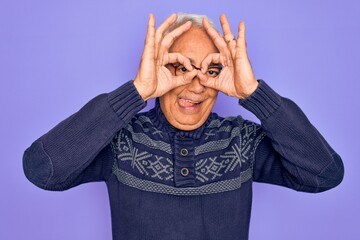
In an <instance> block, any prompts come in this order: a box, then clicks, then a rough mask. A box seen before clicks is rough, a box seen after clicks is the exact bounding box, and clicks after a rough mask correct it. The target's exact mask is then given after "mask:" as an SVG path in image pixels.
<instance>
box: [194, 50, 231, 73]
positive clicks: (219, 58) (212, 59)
mask: <svg viewBox="0 0 360 240" xmlns="http://www.w3.org/2000/svg"><path fill="white" fill-rule="evenodd" d="M226 60H227V58H226V57H225V56H223V55H222V54H220V53H212V54H209V55H208V56H206V58H205V59H204V60H203V61H202V63H201V72H202V73H203V74H205V73H206V71H207V70H208V67H209V65H210V64H212V63H215V64H218V63H220V64H221V65H223V66H227V65H228V63H227V61H226Z"/></svg>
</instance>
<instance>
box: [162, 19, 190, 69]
mask: <svg viewBox="0 0 360 240" xmlns="http://www.w3.org/2000/svg"><path fill="white" fill-rule="evenodd" d="M191 25H192V23H191V22H190V21H187V22H186V23H184V24H183V25H181V26H179V27H177V28H175V29H174V30H173V31H171V32H170V33H168V34H167V35H166V36H165V37H164V38H163V40H162V41H161V44H160V47H159V51H158V58H157V59H158V61H159V64H161V63H162V62H163V59H162V58H163V55H164V54H165V53H167V52H168V51H169V48H170V47H171V45H172V44H173V43H174V41H175V40H176V39H177V38H178V37H179V36H181V34H183V33H184V32H186V31H188V30H189V29H190V28H191Z"/></svg>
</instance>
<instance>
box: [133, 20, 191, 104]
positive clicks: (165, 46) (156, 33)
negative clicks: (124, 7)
mask: <svg viewBox="0 0 360 240" xmlns="http://www.w3.org/2000/svg"><path fill="white" fill-rule="evenodd" d="M176 18H177V16H176V14H172V15H171V16H170V17H168V18H167V19H166V20H165V21H164V22H163V23H162V24H161V25H160V26H159V28H158V29H156V30H155V16H154V15H153V14H150V17H149V22H148V28H147V33H146V41H145V47H144V51H143V54H142V57H141V62H140V67H139V70H138V73H137V75H136V77H135V79H134V85H135V87H136V89H137V90H138V92H139V94H140V95H141V97H142V98H143V99H144V100H145V101H146V100H148V99H150V98H156V97H160V96H162V95H164V94H165V93H166V92H168V91H170V90H171V89H173V88H176V87H178V86H181V85H185V84H187V83H189V82H191V80H192V79H193V78H194V77H195V76H196V75H197V73H198V71H197V70H196V69H194V68H193V67H192V65H191V63H190V60H189V59H188V58H186V57H184V56H183V55H181V54H180V53H169V51H168V50H169V48H170V47H171V45H172V44H173V43H174V41H175V40H176V39H177V38H178V37H179V36H181V34H183V33H184V32H186V31H187V30H189V29H190V28H191V22H186V23H184V24H183V25H181V26H179V27H178V28H175V29H174V30H173V31H171V32H170V33H168V34H167V35H165V34H164V33H165V32H166V30H167V29H168V28H169V27H170V26H171V25H172V24H173V23H174V22H175V21H176ZM171 63H180V64H182V65H183V66H184V67H185V68H186V69H187V73H186V74H183V75H181V76H174V75H173V74H171V72H170V71H169V69H167V68H166V65H167V64H171Z"/></svg>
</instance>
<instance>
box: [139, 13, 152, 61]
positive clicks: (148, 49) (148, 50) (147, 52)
mask: <svg viewBox="0 0 360 240" xmlns="http://www.w3.org/2000/svg"><path fill="white" fill-rule="evenodd" d="M154 44H155V16H154V14H152V13H151V14H150V15H149V20H148V26H147V32H146V39H145V46H144V51H143V55H142V57H143V58H152V59H153V58H154Z"/></svg>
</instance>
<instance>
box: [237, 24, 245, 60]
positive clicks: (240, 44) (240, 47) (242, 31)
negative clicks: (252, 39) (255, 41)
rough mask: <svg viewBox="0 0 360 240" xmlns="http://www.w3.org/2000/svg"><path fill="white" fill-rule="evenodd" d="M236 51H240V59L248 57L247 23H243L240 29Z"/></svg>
mask: <svg viewBox="0 0 360 240" xmlns="http://www.w3.org/2000/svg"><path fill="white" fill-rule="evenodd" d="M236 49H237V50H238V51H239V53H240V55H239V57H246V56H247V52H246V39H245V23H244V22H243V21H241V22H240V23H239V27H238V39H237V44H236Z"/></svg>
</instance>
